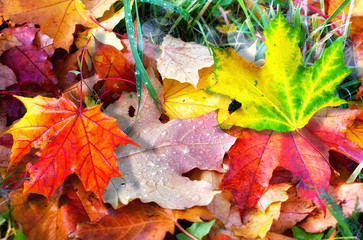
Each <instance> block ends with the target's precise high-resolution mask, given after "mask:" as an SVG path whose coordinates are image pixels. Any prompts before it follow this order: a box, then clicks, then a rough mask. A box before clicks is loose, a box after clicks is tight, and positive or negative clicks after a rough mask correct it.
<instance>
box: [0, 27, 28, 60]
mask: <svg viewBox="0 0 363 240" xmlns="http://www.w3.org/2000/svg"><path fill="white" fill-rule="evenodd" d="M22 45H23V44H22V43H21V42H20V41H19V40H18V39H17V38H16V37H15V36H14V35H13V33H12V32H2V33H0V56H1V55H2V54H3V52H5V51H6V50H8V49H10V48H12V47H20V46H22Z"/></svg>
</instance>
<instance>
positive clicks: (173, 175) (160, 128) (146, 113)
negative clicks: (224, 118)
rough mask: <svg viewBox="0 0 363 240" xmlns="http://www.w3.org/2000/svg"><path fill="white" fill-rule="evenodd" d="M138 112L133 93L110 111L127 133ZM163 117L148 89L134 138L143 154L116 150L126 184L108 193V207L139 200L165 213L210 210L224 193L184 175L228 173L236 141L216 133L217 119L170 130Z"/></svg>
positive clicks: (181, 123)
mask: <svg viewBox="0 0 363 240" xmlns="http://www.w3.org/2000/svg"><path fill="white" fill-rule="evenodd" d="M149 70H150V69H149ZM150 76H151V75H150ZM152 79H153V81H154V82H155V84H154V87H155V89H156V90H157V91H158V92H159V96H162V95H161V94H162V87H161V85H160V83H159V82H158V80H157V79H156V80H155V76H154V77H153V78H152ZM161 99H162V98H161ZM136 108H137V96H136V93H130V94H124V95H122V96H121V98H120V99H119V100H118V101H117V102H116V103H114V104H113V105H111V106H109V107H108V108H107V110H106V111H107V113H109V114H111V116H113V117H115V118H116V119H117V124H118V125H119V126H120V128H121V129H125V128H127V127H128V126H129V125H130V124H131V123H132V122H133V119H134V117H132V118H131V117H130V116H129V109H136ZM159 117H160V112H159V111H158V109H157V108H156V106H155V105H154V104H153V103H152V99H151V97H150V96H149V95H148V94H147V91H146V88H144V89H143V92H142V100H141V107H140V113H139V116H138V117H137V119H136V122H135V124H134V126H133V127H132V129H131V131H130V133H129V136H130V137H131V138H133V139H134V140H135V141H136V142H138V143H139V144H140V146H141V148H134V147H128V148H125V149H122V148H120V149H117V150H116V154H117V159H118V162H119V166H120V169H122V174H123V176H124V178H125V181H126V184H124V181H123V180H121V179H119V178H114V179H111V182H110V184H109V186H108V188H107V189H106V191H105V195H104V199H105V201H107V202H109V203H111V204H112V205H113V206H114V207H116V206H117V203H118V200H119V201H120V202H121V203H123V204H127V203H128V202H129V201H130V200H131V199H135V198H139V199H141V201H143V202H151V201H152V202H156V203H157V204H159V205H160V206H162V207H165V208H170V209H185V208H190V207H192V206H195V205H207V204H208V203H209V202H210V201H211V200H212V198H213V196H214V195H215V194H216V193H218V191H214V190H213V189H212V187H211V185H210V184H209V183H207V182H205V181H191V180H190V179H188V178H187V177H184V176H182V174H183V173H186V172H188V171H190V170H192V169H193V168H199V169H208V170H216V171H222V170H223V169H222V168H221V164H222V160H223V156H224V153H225V152H226V151H227V150H228V149H229V148H230V146H231V145H232V144H233V143H234V141H235V138H234V137H232V136H229V135H228V134H226V133H224V132H223V131H222V130H221V129H220V128H218V127H216V126H217V125H218V123H217V121H216V120H215V113H209V114H205V115H203V116H201V117H199V118H193V119H185V120H179V119H175V120H171V121H169V122H168V123H166V124H162V123H161V122H160V121H159Z"/></svg>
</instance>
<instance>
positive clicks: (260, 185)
mask: <svg viewBox="0 0 363 240" xmlns="http://www.w3.org/2000/svg"><path fill="white" fill-rule="evenodd" d="M362 118H363V111H362V110H351V109H333V108H325V109H322V110H320V111H319V112H317V113H316V114H315V115H314V116H313V117H312V118H311V119H310V121H309V123H308V124H307V125H306V126H305V127H304V128H302V129H300V130H299V131H300V133H301V134H299V133H298V132H296V131H294V132H286V133H281V132H275V131H272V130H264V131H261V132H258V131H255V130H252V129H244V130H243V131H242V133H241V136H240V137H239V138H238V139H237V141H236V143H235V144H234V145H233V146H232V148H231V149H230V150H229V152H228V155H229V157H230V160H231V165H230V167H229V170H228V172H227V173H226V175H225V176H224V178H223V180H222V183H221V186H220V188H222V189H228V190H229V191H231V193H232V194H233V195H234V199H235V201H236V202H237V204H238V206H239V207H240V209H248V208H251V207H252V206H254V205H255V204H256V203H257V201H258V200H259V198H260V197H261V195H262V194H263V193H264V192H265V191H266V190H267V188H268V185H269V181H270V179H271V176H272V173H273V171H274V169H275V168H276V167H277V166H282V167H284V168H285V169H287V170H290V171H291V172H292V174H293V175H294V177H295V178H297V179H298V180H300V182H299V184H298V186H297V189H298V191H299V194H300V195H301V196H302V197H306V198H310V199H312V200H313V201H314V202H315V203H316V204H318V205H319V206H320V207H323V206H324V204H323V203H322V202H321V200H320V198H319V196H318V192H320V191H321V190H322V189H323V190H325V191H326V190H327V187H328V185H329V180H330V175H331V169H330V166H329V165H328V163H327V162H326V160H325V159H329V150H332V149H333V150H335V151H338V152H340V153H342V154H344V155H346V156H348V157H351V158H352V159H354V160H356V161H357V162H360V161H362V159H363V151H362V149H361V148H360V147H359V146H358V145H357V144H355V143H354V142H351V141H349V140H347V139H346V133H347V130H348V127H349V125H350V123H351V122H352V121H353V120H355V119H359V120H361V119H362ZM323 156H324V157H323ZM324 158H325V159H324Z"/></svg>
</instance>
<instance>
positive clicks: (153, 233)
mask: <svg viewBox="0 0 363 240" xmlns="http://www.w3.org/2000/svg"><path fill="white" fill-rule="evenodd" d="M189 211H192V212H193V213H192V216H193V217H192V218H190V216H189V215H190V214H189ZM197 215H199V217H196V216H197ZM201 215H202V216H204V217H206V219H211V218H213V215H211V214H210V213H209V214H207V215H206V214H205V209H203V208H200V209H193V208H192V209H189V210H186V211H183V213H182V214H181V213H180V211H173V210H169V209H165V208H161V207H159V206H157V205H156V204H144V203H141V202H140V201H138V200H135V201H132V202H130V203H129V204H128V205H127V206H123V207H121V208H119V209H117V210H113V209H110V210H109V214H108V215H106V216H104V217H102V218H101V219H99V220H98V221H96V222H93V223H81V224H79V225H78V226H77V231H76V232H75V233H73V234H72V235H71V237H76V238H81V239H115V240H118V239H119V240H123V239H128V240H144V239H148V240H163V239H164V236H165V234H166V233H167V232H170V233H174V226H175V222H176V221H177V220H178V219H187V220H189V221H196V222H200V221H201V219H200V216H201Z"/></svg>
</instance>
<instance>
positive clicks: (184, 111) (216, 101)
mask: <svg viewBox="0 0 363 240" xmlns="http://www.w3.org/2000/svg"><path fill="white" fill-rule="evenodd" d="M204 79H205V78H204ZM204 79H203V78H201V79H200V80H199V83H198V85H199V84H200V83H201V81H203V80H204ZM163 87H164V91H165V92H164V100H165V102H164V109H165V114H166V115H167V116H168V117H169V119H175V118H178V119H188V118H194V117H199V116H202V115H203V114H205V113H209V112H213V111H215V110H219V111H218V117H217V119H218V120H219V122H221V121H223V120H224V119H225V118H224V116H228V115H229V113H228V107H229V105H230V104H231V102H232V100H231V99H230V98H229V97H228V96H225V95H221V94H217V93H212V92H209V91H205V90H204V89H200V88H199V87H198V88H197V89H195V87H194V86H193V85H192V84H190V83H180V82H178V81H176V80H172V79H165V80H164V81H163ZM220 119H222V120H220Z"/></svg>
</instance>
